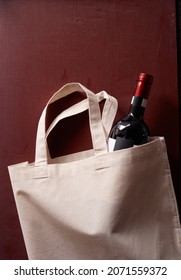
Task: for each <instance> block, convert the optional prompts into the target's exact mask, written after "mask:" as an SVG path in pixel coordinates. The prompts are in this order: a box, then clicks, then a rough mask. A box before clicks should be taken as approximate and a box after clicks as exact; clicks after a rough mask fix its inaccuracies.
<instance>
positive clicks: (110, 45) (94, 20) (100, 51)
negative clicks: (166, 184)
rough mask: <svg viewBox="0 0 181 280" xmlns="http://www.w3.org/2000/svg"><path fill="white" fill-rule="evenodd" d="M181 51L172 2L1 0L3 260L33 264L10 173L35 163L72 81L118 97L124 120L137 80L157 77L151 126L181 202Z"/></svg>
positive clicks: (0, 197) (150, 106)
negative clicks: (43, 119) (52, 104)
mask: <svg viewBox="0 0 181 280" xmlns="http://www.w3.org/2000/svg"><path fill="white" fill-rule="evenodd" d="M176 51H177V50H176V22H175V6H174V1H172V0H160V1H157V0H152V1H150V0H137V1H135V0H127V1H121V0H120V1H119V0H117V1H109V0H77V1H74V0H68V1H66V0H64V1H63V0H62V1H58V0H51V1H50V0H31V1H23V0H14V1H10V0H9V1H8V0H6V1H4V0H0V97H1V99H0V114H1V117H0V136H1V140H0V213H1V214H0V259H24V258H26V252H25V248H24V243H23V238H22V234H21V230H20V226H19V222H18V216H17V212H16V207H15V202H14V198H13V194H12V189H11V185H10V180H9V176H8V171H7V166H8V165H10V164H13V163H18V162H22V161H26V160H28V161H34V146H35V136H36V127H37V122H38V118H39V115H40V113H41V111H42V109H43V107H44V105H45V103H46V101H47V100H48V99H49V98H50V96H51V95H52V94H53V93H54V92H55V91H57V90H58V89H59V88H60V87H61V86H62V85H64V84H65V83H66V82H72V81H79V82H81V83H82V84H84V85H85V86H87V87H88V88H90V89H92V90H93V91H95V92H97V91H100V90H102V89H104V90H106V91H107V92H108V93H110V94H111V95H114V96H115V97H117V99H118V100H119V111H118V115H117V119H118V118H120V117H122V116H123V115H124V114H125V113H126V112H127V111H128V108H129V103H130V99H131V96H132V93H133V88H134V80H135V79H136V77H137V74H138V73H139V72H140V71H146V72H148V73H150V74H152V75H153V76H154V83H153V87H152V90H151V94H150V100H149V104H148V106H147V111H146V113H145V119H146V121H147V123H148V125H149V127H150V129H151V133H152V135H164V136H165V138H166V142H167V145H168V154H169V159H170V164H171V170H172V175H173V180H174V186H175V190H176V194H177V198H178V200H179V201H180V197H181V191H180V189H179V158H178V148H179V147H178V96H177V95H178V94H177V57H176ZM77 121H79V123H80V119H79V120H77ZM71 125H72V126H73V127H77V125H75V120H74V122H73V121H72V123H71ZM85 125H86V122H85V123H81V131H83V132H84V129H85V128H84V127H85ZM78 133H79V134H78V135H80V136H81V133H80V131H79V132H78ZM56 137H57V136H56ZM81 139H82V144H81V145H82V147H86V143H87V142H89V141H88V134H84V135H82V137H81ZM86 139H87V141H86ZM74 146H75V143H74ZM145 187H146V186H145Z"/></svg>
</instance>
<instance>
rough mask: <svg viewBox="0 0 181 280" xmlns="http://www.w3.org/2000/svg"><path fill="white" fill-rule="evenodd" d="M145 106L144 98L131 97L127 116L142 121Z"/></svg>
mask: <svg viewBox="0 0 181 280" xmlns="http://www.w3.org/2000/svg"><path fill="white" fill-rule="evenodd" d="M146 104H147V99H146V98H143V97H142V96H133V98H132V101H131V106H130V110H129V114H130V115H132V116H134V117H136V118H139V119H143V116H144V112H145V107H146Z"/></svg>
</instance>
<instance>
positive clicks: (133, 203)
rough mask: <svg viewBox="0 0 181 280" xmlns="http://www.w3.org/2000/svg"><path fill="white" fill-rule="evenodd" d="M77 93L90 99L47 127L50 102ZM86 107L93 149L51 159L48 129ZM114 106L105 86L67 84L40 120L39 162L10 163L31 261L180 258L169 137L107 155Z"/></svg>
mask: <svg viewBox="0 0 181 280" xmlns="http://www.w3.org/2000/svg"><path fill="white" fill-rule="evenodd" d="M75 91H76V92H77V91H78V92H80V93H81V94H82V93H84V94H86V96H87V98H86V99H84V100H83V101H81V102H79V103H77V104H75V105H73V106H71V107H69V108H68V109H66V110H65V111H63V112H60V114H59V115H58V116H57V117H56V118H55V120H54V121H53V123H52V124H51V125H50V127H49V129H48V130H47V131H46V130H45V118H46V113H47V108H48V106H49V104H51V103H53V102H55V101H56V100H58V99H61V98H62V97H65V96H66V95H69V94H71V93H73V92H75ZM103 99H105V103H104V108H103V111H102V114H101V112H100V107H99V102H100V101H101V100H103ZM86 109H88V112H89V125H90V131H91V137H92V143H93V149H92V150H87V151H83V152H79V153H74V154H71V155H67V156H62V157H59V158H55V159H51V158H50V155H49V151H48V148H47V141H46V139H47V137H48V135H49V133H51V131H52V129H53V128H54V127H55V126H56V124H57V123H58V122H60V121H61V120H62V119H64V118H66V117H70V116H72V115H75V114H78V113H80V112H83V111H85V110H86ZM116 111H117V101H116V99H115V98H113V97H111V96H110V95H109V94H107V93H106V92H105V91H102V92H100V93H98V94H94V93H92V92H91V91H90V90H88V89H87V88H85V87H84V86H82V85H81V84H79V83H70V84H66V85H65V86H64V87H62V88H61V89H60V90H59V91H58V92H56V93H55V94H54V95H53V97H52V98H51V99H50V100H49V102H48V103H47V105H46V107H45V109H44V111H43V113H42V115H41V117H40V120H39V124H38V130H37V140H36V153H35V162H34V163H28V162H24V163H20V164H16V165H11V166H9V167H8V168H9V174H10V179H11V184H12V188H13V192H14V197H15V200H16V205H17V210H18V215H19V219H20V223H21V228H22V232H23V236H24V241H25V245H26V249H27V253H28V257H29V259H50V260H51V259H59V260H63V259H76V260H78V259H95V260H96V259H115V260H116V259H125V260H126V259H181V229H180V223H179V216H178V209H177V204H176V199H175V194H174V190H173V185H172V179H171V174H170V167H169V163H168V158H167V150H166V145H165V141H164V138H163V137H154V138H151V140H150V142H149V143H147V144H144V145H141V146H137V147H133V148H129V149H124V150H119V151H114V152H108V149H107V142H108V136H109V132H110V130H111V127H112V123H113V120H114V117H115V114H116ZM77 129H78V128H77ZM63 136H64V135H62V137H63Z"/></svg>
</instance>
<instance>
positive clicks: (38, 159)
mask: <svg viewBox="0 0 181 280" xmlns="http://www.w3.org/2000/svg"><path fill="white" fill-rule="evenodd" d="M73 92H81V93H84V94H86V96H87V100H88V105H89V106H88V110H89V125H90V131H91V137H92V143H93V149H94V152H95V154H99V153H103V152H106V151H107V143H106V137H105V133H104V129H103V125H102V119H101V112H100V107H99V103H98V101H97V98H96V95H95V94H94V93H93V92H92V91H90V90H89V89H87V88H86V87H84V86H83V85H81V84H80V83H69V84H66V85H65V86H63V87H62V88H61V89H60V90H58V91H57V92H56V93H55V94H54V95H53V96H52V97H51V98H50V100H49V101H48V103H47V105H46V106H45V108H44V110H43V112H42V114H41V117H40V120H39V123H38V129H37V138H36V150H35V165H37V166H39V165H46V164H47V158H48V157H47V156H48V155H47V149H46V128H45V119H46V113H47V108H48V106H49V104H51V103H53V102H55V101H56V100H58V99H61V98H63V97H65V96H67V95H69V94H72V93H73Z"/></svg>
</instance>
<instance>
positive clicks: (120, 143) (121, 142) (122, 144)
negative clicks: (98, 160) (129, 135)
mask: <svg viewBox="0 0 181 280" xmlns="http://www.w3.org/2000/svg"><path fill="white" fill-rule="evenodd" d="M133 146H134V141H133V140H131V139H125V138H121V137H119V136H117V137H116V142H115V145H114V151H116V150H121V149H126V148H130V147H133Z"/></svg>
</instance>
